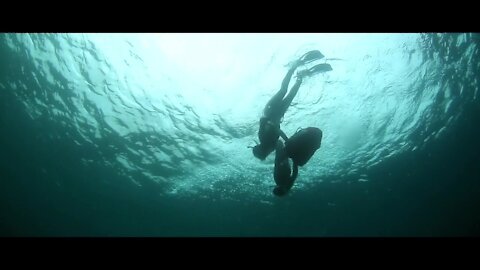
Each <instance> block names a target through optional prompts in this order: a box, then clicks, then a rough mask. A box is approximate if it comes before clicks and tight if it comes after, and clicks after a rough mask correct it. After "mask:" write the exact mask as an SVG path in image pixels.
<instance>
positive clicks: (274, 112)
mask: <svg viewBox="0 0 480 270" xmlns="http://www.w3.org/2000/svg"><path fill="white" fill-rule="evenodd" d="M323 57H324V56H323V54H322V53H321V52H320V51H318V50H313V51H309V52H307V53H305V54H304V55H302V56H301V57H300V59H298V60H297V61H295V62H293V64H292V66H291V67H290V69H289V70H288V72H287V74H286V75H285V77H284V79H283V81H282V85H281V88H280V90H279V91H278V92H277V93H276V94H275V95H274V96H273V97H272V98H271V99H270V100H269V101H268V103H267V105H266V106H265V108H264V110H263V116H262V117H261V118H260V128H259V130H258V138H259V140H260V143H259V144H257V145H255V146H254V147H253V149H252V152H253V155H254V156H255V157H257V158H258V159H260V160H265V159H266V157H267V156H268V155H269V154H270V153H271V152H273V151H274V150H275V148H276V147H277V141H278V139H279V137H280V136H281V137H282V138H283V139H284V140H285V141H287V139H288V138H287V136H286V135H285V133H284V132H283V131H282V130H281V129H280V122H281V121H282V118H283V116H284V114H285V112H286V111H287V109H288V107H289V106H290V104H291V103H292V100H293V98H294V97H295V95H296V94H297V92H298V89H299V88H300V85H301V84H302V79H303V78H304V77H308V76H311V75H313V74H315V73H318V72H326V71H330V70H332V67H331V66H330V65H329V64H326V63H323V64H317V65H315V66H313V67H312V68H308V69H304V70H302V71H299V72H297V80H296V82H295V84H294V85H293V87H292V88H291V89H290V92H289V93H288V95H287V96H285V95H286V94H287V89H288V85H289V83H290V79H291V78H292V76H293V73H294V72H295V70H296V69H297V68H298V67H299V66H301V65H305V64H307V63H310V62H312V61H315V60H319V59H322V58H323Z"/></svg>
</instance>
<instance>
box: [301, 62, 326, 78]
mask: <svg viewBox="0 0 480 270" xmlns="http://www.w3.org/2000/svg"><path fill="white" fill-rule="evenodd" d="M331 70H333V69H332V66H330V64H326V63H322V64H318V65H315V66H313V67H311V68H309V69H305V70H302V71H299V73H298V75H299V76H301V77H303V78H305V77H311V76H313V75H315V74H318V73H323V72H327V71H331Z"/></svg>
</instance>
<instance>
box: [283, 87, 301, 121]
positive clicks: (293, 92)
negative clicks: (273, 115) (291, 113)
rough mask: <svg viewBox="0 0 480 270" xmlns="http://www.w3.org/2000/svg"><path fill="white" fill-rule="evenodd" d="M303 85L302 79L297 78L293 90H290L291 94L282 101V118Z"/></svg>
mask: <svg viewBox="0 0 480 270" xmlns="http://www.w3.org/2000/svg"><path fill="white" fill-rule="evenodd" d="M301 84H302V77H297V81H296V82H295V84H294V85H293V87H292V89H290V92H289V93H288V95H287V96H286V97H285V99H284V100H283V101H282V108H281V114H282V116H283V115H284V114H285V112H286V111H287V109H288V107H290V104H291V103H292V100H293V98H294V97H295V96H296V95H297V92H298V89H300V85H301Z"/></svg>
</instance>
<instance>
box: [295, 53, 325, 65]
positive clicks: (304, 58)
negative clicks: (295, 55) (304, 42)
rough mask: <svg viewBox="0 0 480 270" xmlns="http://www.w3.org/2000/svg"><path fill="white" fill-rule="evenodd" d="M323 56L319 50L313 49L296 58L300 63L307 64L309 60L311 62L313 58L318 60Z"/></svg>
mask: <svg viewBox="0 0 480 270" xmlns="http://www.w3.org/2000/svg"><path fill="white" fill-rule="evenodd" d="M323 57H325V56H324V55H323V54H322V53H321V52H320V51H319V50H313V51H309V52H307V53H305V54H304V55H302V56H301V57H300V59H298V60H299V61H300V63H301V64H303V65H304V64H308V63H310V62H313V61H315V60H320V59H322V58H323Z"/></svg>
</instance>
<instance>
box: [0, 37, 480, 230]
mask: <svg viewBox="0 0 480 270" xmlns="http://www.w3.org/2000/svg"><path fill="white" fill-rule="evenodd" d="M478 41H479V35H478V34H471V33H455V34H414V33H411V34H2V35H0V49H1V50H0V53H1V55H0V61H1V63H0V68H1V70H0V91H1V92H0V93H1V96H0V100H1V121H2V122H1V126H2V134H1V137H0V145H1V146H2V149H3V151H2V153H1V154H0V157H1V161H2V162H1V163H2V165H1V167H0V168H1V171H2V174H1V175H2V179H1V185H2V187H1V191H0V192H1V194H0V195H1V201H0V202H1V206H0V207H1V213H0V215H1V220H0V234H1V235H5V236H8V235H21V236H37V235H38V236H51V235H55V236H56V235H59V236H90V235H93V236H418V235H422V236H431V235H435V236H444V235H478V234H479V232H480V216H479V215H478V214H477V212H479V211H477V210H478V208H479V198H480V197H479V196H478V195H480V188H479V187H480V183H478V179H480V178H478V176H479V173H478V172H479V169H478V164H480V163H479V162H478V161H480V160H479V158H478V157H479V155H478V143H477V142H476V138H477V135H479V134H480V132H478V130H477V127H476V126H477V124H478V123H480V122H479V121H478V120H479V110H478V108H479V101H478V100H479V93H478V88H479V85H478V72H479V68H480V64H479V55H478V54H479V52H478ZM311 49H318V50H320V51H321V52H322V53H323V54H324V55H325V58H326V61H327V62H328V63H330V64H331V66H332V68H333V70H332V71H331V72H328V73H325V74H321V75H318V76H315V77H312V78H309V79H308V80H307V81H306V82H305V83H304V84H303V85H302V87H301V88H300V91H299V93H298V95H297V96H296V97H295V99H294V102H293V104H292V106H291V107H290V108H289V110H288V111H287V113H286V115H285V118H284V121H283V123H282V127H283V130H284V131H285V132H286V133H287V134H293V133H294V132H295V130H297V128H299V127H307V126H316V127H319V128H321V129H322V130H323V132H324V137H323V141H322V147H321V148H320V150H319V151H317V153H316V154H315V155H314V157H313V158H312V160H310V162H309V163H308V164H307V165H305V166H304V167H302V168H301V169H300V172H299V177H298V179H297V181H296V183H295V186H294V187H293V189H292V191H291V193H290V194H289V196H287V197H285V198H277V197H274V196H273V195H272V193H271V190H272V187H273V185H274V182H273V179H272V172H273V161H274V155H273V154H272V155H271V156H270V157H269V158H267V160H265V161H263V162H262V161H259V160H258V159H255V158H254V157H253V155H252V154H251V151H250V149H249V148H247V146H249V145H252V144H253V143H254V140H255V139H257V130H258V120H259V117H260V116H261V112H262V109H263V106H264V105H265V103H266V102H267V101H268V99H269V97H270V96H271V95H273V94H274V93H275V92H276V91H277V90H278V87H279V86H280V83H281V80H282V79H283V76H284V75H285V73H286V71H287V69H288V64H289V63H290V62H291V61H293V60H295V59H296V58H298V57H299V56H300V55H301V54H303V53H304V52H306V51H308V50H311Z"/></svg>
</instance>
